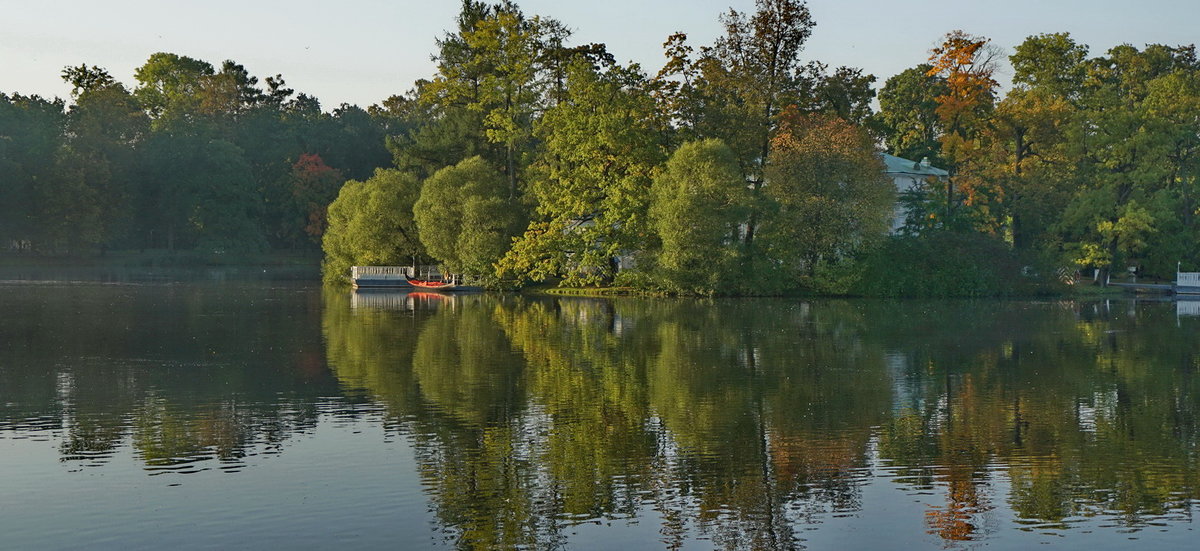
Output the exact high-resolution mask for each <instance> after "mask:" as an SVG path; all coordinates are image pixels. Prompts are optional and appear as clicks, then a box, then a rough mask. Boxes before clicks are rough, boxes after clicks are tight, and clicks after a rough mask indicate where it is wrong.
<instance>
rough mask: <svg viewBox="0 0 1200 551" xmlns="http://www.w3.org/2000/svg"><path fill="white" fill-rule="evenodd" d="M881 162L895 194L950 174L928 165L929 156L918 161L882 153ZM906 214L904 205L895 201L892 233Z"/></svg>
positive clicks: (902, 221) (897, 228)
mask: <svg viewBox="0 0 1200 551" xmlns="http://www.w3.org/2000/svg"><path fill="white" fill-rule="evenodd" d="M883 164H884V165H886V167H887V168H886V169H885V171H884V172H885V173H886V174H887V175H888V177H889V178H891V179H892V183H893V184H895V186H896V193H897V194H902V193H904V192H906V191H912V190H913V189H915V188H917V187H918V186H919V185H920V184H921V183H922V182H925V181H928V180H930V179H934V180H942V179H944V178H946V177H948V176H950V173H949V172H946V171H945V170H942V169H940V168H937V167H934V166H930V164H929V157H926V158H924V159H921V162H919V163H918V162H916V161H910V160H908V159H903V158H900V157H897V156H895V155H888V154H887V153H884V154H883ZM907 214H908V213H907V212H906V211H905V209H904V207H903V206H902V205H901V204H900V203H899V202H897V203H896V207H895V210H894V211H893V214H892V233H895V232H896V230H899V229H900V228H901V227H902V226H904V218H905V216H906V215H907Z"/></svg>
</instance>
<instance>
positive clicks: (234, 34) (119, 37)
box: [0, 0, 1200, 110]
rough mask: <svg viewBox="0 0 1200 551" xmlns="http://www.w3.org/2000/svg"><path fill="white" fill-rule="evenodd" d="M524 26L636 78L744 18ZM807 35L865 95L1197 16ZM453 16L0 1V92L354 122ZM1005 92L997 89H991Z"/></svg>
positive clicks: (838, 10) (1152, 3)
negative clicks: (984, 46) (227, 84)
mask: <svg viewBox="0 0 1200 551" xmlns="http://www.w3.org/2000/svg"><path fill="white" fill-rule="evenodd" d="M518 4H519V5H520V6H521V8H522V10H523V11H524V12H525V13H526V14H527V15H541V16H545V17H553V18H555V19H558V20H560V21H562V22H563V23H565V24H566V25H567V26H568V27H570V28H571V29H573V30H574V32H575V34H574V37H573V41H574V42H575V43H577V44H585V43H591V42H603V43H605V44H607V45H608V49H609V51H610V52H612V53H613V54H614V55H615V56H616V58H617V60H618V61H621V62H636V63H639V64H641V65H642V68H643V69H644V70H645V71H647V72H648V73H651V74H653V73H655V72H657V71H658V69H659V67H661V65H662V63H663V60H664V58H663V56H662V43H663V41H664V40H665V39H666V37H667V36H669V35H670V34H672V33H674V32H677V31H682V32H685V33H687V34H688V36H689V39H690V42H691V43H692V44H693V45H695V46H699V45H705V44H711V43H712V41H713V39H714V38H716V37H717V36H718V34H719V33H720V32H721V28H720V24H719V22H718V15H719V14H721V13H723V12H725V11H727V10H729V9H730V8H734V9H737V10H739V11H745V12H752V11H753V10H754V0H583V1H577V0H557V1H555V0H518ZM808 6H809V9H810V10H811V12H812V15H813V19H814V20H815V21H816V24H817V25H816V28H815V29H814V30H813V35H812V38H811V39H810V40H809V42H808V44H807V46H806V48H805V51H804V53H803V54H802V55H803V57H804V60H806V61H807V60H818V61H821V62H823V63H825V64H828V65H829V66H830V67H831V68H832V67H838V66H843V65H845V66H850V67H859V68H862V69H863V70H864V72H866V73H869V74H873V75H876V76H877V77H878V81H877V83H876V86H877V87H878V86H882V85H883V83H884V81H886V80H887V78H888V77H890V76H892V75H894V74H896V73H899V72H900V71H903V70H904V69H906V68H909V67H912V66H915V65H917V64H919V63H922V62H924V61H925V60H926V59H927V58H928V56H929V49H930V48H931V47H932V46H934V45H935V44H937V43H938V42H939V41H940V38H941V37H942V36H944V35H945V34H946V33H947V32H949V31H951V30H955V29H962V30H964V31H966V32H968V33H971V34H976V35H983V36H986V37H989V38H991V39H992V41H993V42H994V43H995V44H997V45H998V46H1000V47H1002V48H1004V49H1005V50H1006V52H1007V53H1011V52H1012V49H1013V48H1014V47H1015V46H1016V45H1018V44H1020V43H1021V41H1023V40H1024V39H1025V37H1027V36H1030V35H1034V34H1039V33H1048V32H1063V31H1066V32H1070V33H1071V35H1072V37H1074V39H1075V40H1076V42H1079V43H1082V44H1086V45H1088V46H1089V47H1090V48H1091V53H1092V55H1101V54H1103V53H1104V52H1105V51H1106V50H1108V49H1109V48H1111V47H1113V46H1115V45H1118V44H1122V43H1128V44H1132V45H1134V46H1137V47H1142V46H1143V45H1144V44H1147V43H1162V44H1168V45H1179V44H1192V43H1195V42H1197V41H1198V39H1200V32H1198V31H1197V29H1200V27H1197V26H1196V21H1200V0H1140V1H1137V2H1130V1H1128V0H1126V1H1117V0H1005V1H1003V2H995V1H993V2H978V1H974V0H957V1H950V0H909V1H907V2H882V1H866V0H809V2H808ZM459 7H460V2H459V0H424V1H419V0H391V1H385V0H340V1H337V2H331V1H322V2H318V1H314V0H288V1H282V0H206V1H204V2H198V1H194V0H193V1H188V2H183V1H176V0H102V1H97V0H86V1H85V0H57V1H56V0H44V1H40V2H38V1H30V0H0V92H8V93H13V92H18V93H21V94H39V95H42V96H45V97H54V96H58V97H63V98H66V97H67V96H68V95H69V93H70V87H69V86H68V85H66V84H65V83H63V82H62V80H61V78H60V77H59V74H60V73H61V71H62V69H63V67H65V66H68V65H79V64H81V63H86V64H88V65H98V66H101V67H104V68H106V69H108V70H109V72H110V73H112V74H113V76H114V77H116V78H117V80H119V81H121V82H124V83H126V84H127V85H130V86H131V87H132V86H133V85H134V84H136V82H135V80H134V78H133V72H134V70H135V69H136V68H137V67H138V66H140V65H141V64H143V63H144V62H145V61H146V59H147V58H148V57H149V56H150V54H152V53H155V52H171V53H176V54H180V55H187V56H191V57H194V58H198V59H203V60H205V61H208V62H210V63H212V64H213V65H214V66H219V65H220V63H221V62H222V61H224V60H226V59H232V60H234V61H236V62H238V63H241V64H242V65H244V66H245V67H246V69H247V70H248V71H250V73H251V74H253V75H256V76H258V77H259V78H260V79H262V78H264V77H267V76H271V75H275V74H282V75H283V77H284V79H285V80H286V81H287V84H288V87H289V88H293V89H295V90H297V91H299V92H305V93H307V94H309V95H312V96H315V97H317V98H318V99H319V100H321V104H322V106H323V107H324V108H325V109H327V110H328V109H332V108H334V107H337V106H338V105H339V104H342V103H350V104H357V105H360V106H364V107H365V106H368V105H371V104H375V103H378V102H380V101H382V100H384V99H385V98H387V97H388V96H391V95H394V94H399V93H403V92H404V91H406V90H408V89H409V88H411V87H412V84H413V82H414V81H416V80H417V79H420V78H430V77H431V76H433V74H434V72H435V66H434V63H433V61H431V60H430V55H431V54H432V53H433V52H434V50H435V48H436V45H435V42H434V41H435V39H436V38H437V37H439V36H441V35H442V34H444V32H445V31H446V30H448V29H450V28H451V27H453V26H454V20H455V15H456V14H457V13H458V10H459ZM1001 77H1002V78H1001V80H1002V81H1005V80H1006V78H1004V77H1005V75H1001Z"/></svg>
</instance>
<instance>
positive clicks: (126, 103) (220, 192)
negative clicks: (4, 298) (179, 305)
mask: <svg viewBox="0 0 1200 551" xmlns="http://www.w3.org/2000/svg"><path fill="white" fill-rule="evenodd" d="M62 77H63V79H64V80H65V81H66V82H68V83H70V84H71V85H72V86H73V90H72V93H71V100H72V103H71V105H70V106H68V105H67V104H66V102H64V101H62V100H59V99H54V100H49V99H45V98H41V97H38V96H23V95H19V94H12V95H8V94H0V250H20V251H26V252H34V253H40V254H63V253H70V254H85V253H92V252H95V251H97V250H104V249H114V248H115V249H141V248H162V249H201V250H206V251H226V250H230V251H233V250H237V251H261V250H265V249H267V248H285V249H304V248H308V249H314V250H315V249H316V247H317V246H318V245H319V242H320V235H321V233H322V232H323V230H324V224H325V215H324V212H325V208H326V206H327V205H328V204H329V202H330V201H332V200H333V198H334V197H335V196H336V194H337V191H338V189H339V188H340V187H341V185H342V183H343V182H344V181H345V180H346V178H362V177H365V176H367V175H370V174H371V173H372V171H373V170H374V169H375V168H376V167H378V166H383V165H387V164H390V162H391V155H390V153H389V152H388V151H387V148H386V147H385V136H386V135H387V134H388V132H389V129H388V125H389V120H390V119H389V118H388V116H387V114H386V113H385V112H384V111H385V110H384V108H381V107H374V108H372V109H371V110H370V111H365V110H363V109H360V108H358V107H355V106H350V105H342V106H340V107H338V108H336V109H334V110H333V111H332V112H323V111H322V110H321V107H320V104H319V103H318V101H317V100H316V98H313V97H311V96H309V95H306V94H303V93H299V94H297V93H296V92H295V91H294V90H292V89H290V88H287V87H286V83H285V82H284V80H283V78H282V77H281V76H278V75H276V76H272V77H267V78H266V79H265V80H264V81H263V82H261V83H260V81H259V79H258V78H257V77H254V76H251V75H250V74H249V73H248V72H247V70H246V69H245V68H244V67H243V66H241V65H239V64H237V63H235V62H233V61H225V62H224V63H223V64H222V65H221V66H220V67H214V66H213V65H212V64H210V63H208V62H205V61H202V60H198V59H193V58H189V57H186V56H179V55H175V54H169V53H156V54H154V55H152V56H150V58H149V59H148V60H147V61H146V63H145V64H144V65H142V66H141V67H139V68H138V69H137V72H136V78H137V84H136V86H134V87H133V88H132V89H131V88H129V87H127V86H125V85H124V84H122V83H120V82H117V81H116V80H115V79H114V78H113V77H112V76H111V75H110V74H109V73H108V71H106V70H105V69H103V68H100V67H96V66H87V65H80V66H77V67H67V68H65V69H64V70H63V72H62Z"/></svg>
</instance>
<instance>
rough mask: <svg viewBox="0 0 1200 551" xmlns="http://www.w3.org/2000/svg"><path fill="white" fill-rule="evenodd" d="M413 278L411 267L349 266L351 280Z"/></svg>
mask: <svg viewBox="0 0 1200 551" xmlns="http://www.w3.org/2000/svg"><path fill="white" fill-rule="evenodd" d="M410 277H413V268H412V266H351V267H350V278H351V279H362V278H371V279H408V278H410Z"/></svg>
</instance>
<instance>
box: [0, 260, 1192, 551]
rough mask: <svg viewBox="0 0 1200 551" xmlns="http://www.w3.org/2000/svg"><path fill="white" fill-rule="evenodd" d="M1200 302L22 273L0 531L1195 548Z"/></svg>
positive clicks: (187, 538) (200, 540)
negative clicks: (676, 292) (462, 290)
mask: <svg viewBox="0 0 1200 551" xmlns="http://www.w3.org/2000/svg"><path fill="white" fill-rule="evenodd" d="M1198 310H1200V309H1197V308H1192V305H1189V304H1184V305H1180V306H1177V305H1176V304H1174V303H1158V302H1133V301H1111V302H1070V301H1066V302H1052V301H1051V302H870V301H802V300H729V301H712V302H704V301H685V300H679V301H674V300H633V299H630V300H624V299H622V300H590V299H540V298H522V297H500V296H491V295H468V296H455V297H445V296H441V295H426V294H409V295H404V294H388V293H374V294H357V295H356V294H353V293H351V292H348V291H328V290H322V289H321V288H319V287H315V286H312V285H309V284H305V283H298V282H273V281H270V280H265V279H264V280H260V281H240V280H236V281H235V280H228V279H226V280H222V278H209V279H208V280H206V281H200V282H194V281H193V282H187V283H180V282H164V281H129V280H126V281H104V282H90V283H89V282H79V281H76V282H71V283H52V282H28V281H7V282H0V548H5V549H36V548H45V549H85V548H86V549H98V548H99V549H103V548H119V549H161V548H182V549H228V548H266V547H273V548H332V547H335V546H341V547H345V548H393V549H394V548H405V549H426V548H432V549H456V548H462V549H495V548H501V549H503V548H524V549H553V548H564V549H613V548H624V549H630V550H634V549H664V548H666V549H805V548H807V549H921V548H924V549H941V548H956V549H970V548H977V547H980V548H982V547H986V548H988V549H1026V548H1029V547H1030V546H1031V545H1037V544H1050V545H1054V546H1056V547H1058V548H1087V549H1125V548H1129V547H1132V546H1135V545H1136V546H1148V547H1150V548H1156V549H1172V548H1180V549H1182V548H1191V547H1192V545H1191V542H1192V540H1193V538H1194V537H1195V534H1194V529H1195V523H1194V520H1193V511H1194V510H1195V508H1196V505H1197V503H1198V501H1197V500H1198V499H1200V462H1198V456H1197V446H1198V444H1200V442H1198V436H1200V423H1198V418H1197V415H1198V410H1200V377H1197V370H1198V369H1200V338H1197V337H1198V332H1200V316H1197V315H1195V314H1200V311H1198Z"/></svg>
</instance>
